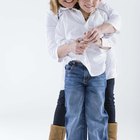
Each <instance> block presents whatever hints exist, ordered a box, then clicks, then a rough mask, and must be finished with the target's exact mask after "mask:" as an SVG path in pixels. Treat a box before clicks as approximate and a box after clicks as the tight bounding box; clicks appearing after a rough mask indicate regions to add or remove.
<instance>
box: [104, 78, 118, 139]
mask: <svg viewBox="0 0 140 140" xmlns="http://www.w3.org/2000/svg"><path fill="white" fill-rule="evenodd" d="M114 84H115V79H114V78H113V79H109V80H107V87H106V93H105V94H106V97H105V109H106V111H107V113H108V115H109V121H108V123H109V124H108V137H109V140H117V123H116V122H115V102H114Z"/></svg>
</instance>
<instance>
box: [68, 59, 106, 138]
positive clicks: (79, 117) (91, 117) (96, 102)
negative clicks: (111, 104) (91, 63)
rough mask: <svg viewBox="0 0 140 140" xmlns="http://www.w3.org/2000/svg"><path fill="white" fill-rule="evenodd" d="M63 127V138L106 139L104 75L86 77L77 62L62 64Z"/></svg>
mask: <svg viewBox="0 0 140 140" xmlns="http://www.w3.org/2000/svg"><path fill="white" fill-rule="evenodd" d="M65 69H66V73H65V106H66V115H65V126H66V132H67V135H66V136H67V140H87V138H86V131H87V132H88V140H107V139H108V131H107V130H108V115H107V113H106V111H105V109H104V101H105V88H106V78H105V74H104V73H103V74H101V75H99V76H94V77H92V76H90V74H89V72H88V70H87V68H86V67H85V66H84V65H83V64H82V63H80V62H76V61H71V62H69V64H67V65H66V66H65Z"/></svg>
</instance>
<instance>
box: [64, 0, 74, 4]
mask: <svg viewBox="0 0 140 140" xmlns="http://www.w3.org/2000/svg"><path fill="white" fill-rule="evenodd" d="M65 2H66V3H73V2H74V0H65Z"/></svg>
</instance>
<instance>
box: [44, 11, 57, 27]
mask: <svg viewBox="0 0 140 140" xmlns="http://www.w3.org/2000/svg"><path fill="white" fill-rule="evenodd" d="M46 20H47V25H48V26H53V25H56V24H57V22H58V17H57V15H55V14H54V13H53V12H52V11H51V10H49V11H47V14H46Z"/></svg>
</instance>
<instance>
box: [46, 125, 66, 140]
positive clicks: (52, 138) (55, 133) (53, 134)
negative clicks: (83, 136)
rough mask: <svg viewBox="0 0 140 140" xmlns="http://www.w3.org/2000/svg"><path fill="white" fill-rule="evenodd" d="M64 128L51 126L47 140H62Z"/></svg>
mask: <svg viewBox="0 0 140 140" xmlns="http://www.w3.org/2000/svg"><path fill="white" fill-rule="evenodd" d="M64 138H65V127H62V126H58V125H51V130H50V135H49V140H64Z"/></svg>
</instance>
